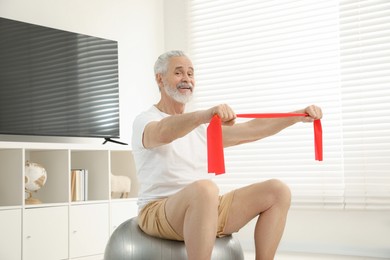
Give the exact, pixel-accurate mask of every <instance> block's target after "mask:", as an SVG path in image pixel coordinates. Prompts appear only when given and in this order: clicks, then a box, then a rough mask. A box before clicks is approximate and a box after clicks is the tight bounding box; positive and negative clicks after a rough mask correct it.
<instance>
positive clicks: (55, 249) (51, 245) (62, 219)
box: [23, 206, 68, 260]
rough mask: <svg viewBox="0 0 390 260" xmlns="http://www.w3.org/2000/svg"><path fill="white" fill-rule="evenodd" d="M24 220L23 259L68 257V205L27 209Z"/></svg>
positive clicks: (52, 259)
mask: <svg viewBox="0 0 390 260" xmlns="http://www.w3.org/2000/svg"><path fill="white" fill-rule="evenodd" d="M23 222H24V226H23V260H28V259H31V260H36V259H40V260H44V259H47V260H56V259H67V258H68V207H67V206H63V207H48V208H34V209H32V208H30V209H26V210H25V213H24V220H23Z"/></svg>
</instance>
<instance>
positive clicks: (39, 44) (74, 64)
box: [0, 18, 119, 138]
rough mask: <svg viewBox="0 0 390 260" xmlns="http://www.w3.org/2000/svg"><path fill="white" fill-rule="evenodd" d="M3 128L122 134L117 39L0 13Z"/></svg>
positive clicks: (63, 133)
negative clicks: (77, 31)
mask: <svg viewBox="0 0 390 260" xmlns="http://www.w3.org/2000/svg"><path fill="white" fill-rule="evenodd" d="M0 134H10V135H39V136H68V137H102V138H119V85H118V44H117V42H116V41H113V40H108V39H103V38H98V37H93V36H88V35H85V34H80V33H74V32H68V31H64V30H58V29H53V28H48V27H44V26H39V25H34V24H30V23H25V22H20V21H15V20H10V19H5V18H0Z"/></svg>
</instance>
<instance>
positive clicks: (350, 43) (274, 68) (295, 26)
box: [189, 0, 390, 208]
mask: <svg viewBox="0 0 390 260" xmlns="http://www.w3.org/2000/svg"><path fill="white" fill-rule="evenodd" d="M360 2H364V3H363V4H359V3H360ZM360 2H359V1H342V2H341V3H340V2H339V1H329V0H306V1H303V0H297V1H287V0H283V1H257V0H241V1H235V0H225V1H220V0H192V1H190V3H189V10H190V11H189V18H190V19H189V30H190V35H189V41H190V55H191V57H192V60H193V62H194V64H195V75H196V80H197V86H196V94H195V98H194V101H193V103H192V104H191V105H192V106H191V108H192V109H202V108H209V107H211V106H213V105H216V104H220V103H227V104H229V105H231V106H232V107H233V109H234V110H235V111H236V113H250V112H255V113H256V112H259V113H264V112H290V111H294V110H297V109H300V108H304V107H306V106H307V105H310V104H317V105H319V106H321V107H322V109H323V112H324V118H323V120H322V125H323V133H324V136H323V138H324V139H323V143H324V161H323V162H318V161H315V160H314V141H313V138H314V137H313V126H312V125H311V124H304V123H302V124H296V125H294V126H292V127H290V128H288V129H286V130H284V131H282V132H281V133H279V134H278V135H275V136H273V137H269V138H267V139H263V140H260V141H258V142H255V143H251V144H244V145H240V146H236V147H231V148H227V149H225V161H226V170H227V173H226V174H224V175H220V176H217V177H216V178H215V179H216V181H217V182H218V183H219V184H220V187H221V189H222V191H228V190H231V189H232V188H237V187H241V186H243V185H247V184H250V183H253V182H256V181H261V180H265V179H270V178H278V179H282V180H284V181H285V182H286V183H287V184H288V185H289V186H290V187H291V189H292V193H293V206H294V207H310V208H313V207H321V208H344V207H345V206H347V207H364V208H367V207H376V208H378V207H379V208H385V207H388V206H390V203H389V202H390V201H389V199H390V194H389V193H390V179H389V178H388V177H387V176H388V174H389V171H390V163H389V162H388V161H390V156H389V151H390V140H389V137H390V133H389V131H388V130H387V129H386V127H387V128H389V124H390V120H389V119H390V116H389V115H388V114H389V113H388V112H390V105H389V102H386V101H389V94H390V90H388V89H389V86H390V84H389V83H390V82H389V81H390V80H389V75H390V74H389V73H388V72H389V63H388V61H389V59H388V55H386V54H389V51H388V50H389V49H390V48H389V46H388V42H389V41H388V40H389V36H388V35H389V18H388V17H390V16H389V13H388V11H385V10H384V9H387V10H389V8H388V6H389V4H388V3H386V1H382V2H383V4H382V5H381V4H380V1H360ZM375 4H379V5H380V6H379V7H378V8H372V7H371V5H375ZM367 9H368V10H370V11H372V12H370V13H369V14H364V12H365V10H367ZM375 11H376V13H375ZM377 13H378V14H377ZM379 15H383V18H382V19H380V18H378V19H376V17H378V16H379ZM361 16H363V18H365V19H368V20H369V21H367V22H366V23H365V24H367V26H365V27H364V30H363V31H364V33H365V34H364V36H362V32H361V31H362V26H364V25H363V23H362V19H363V18H362V17H361ZM359 17H360V18H359ZM356 21H358V22H356ZM375 23H376V24H377V26H375V25H374V24H375ZM386 23H387V24H386ZM355 24H358V25H355ZM381 32H384V34H386V32H387V35H385V36H380V35H381ZM356 34H358V35H357V36H356ZM386 37H387V38H386ZM372 38H375V39H376V40H373V39H372ZM360 41H363V43H365V45H364V44H363V43H360ZM357 46H359V47H357ZM362 46H364V47H362ZM377 49H381V50H382V52H380V51H377ZM362 52H364V53H362ZM360 59H364V61H363V60H360ZM366 59H367V60H366ZM379 61H380V62H382V65H378V64H379ZM386 62H387V63H386ZM357 64H359V65H357ZM378 70H380V71H378ZM386 70H387V71H386ZM386 72H387V73H386ZM368 77H370V79H369V78H368ZM386 85H387V88H386ZM238 121H239V122H240V121H242V120H238Z"/></svg>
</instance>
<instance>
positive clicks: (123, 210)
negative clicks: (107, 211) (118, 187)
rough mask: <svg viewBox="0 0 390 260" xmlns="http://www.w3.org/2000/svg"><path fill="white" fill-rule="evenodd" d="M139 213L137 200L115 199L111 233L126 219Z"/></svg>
mask: <svg viewBox="0 0 390 260" xmlns="http://www.w3.org/2000/svg"><path fill="white" fill-rule="evenodd" d="M137 215H138V206H137V200H136V199H133V200H127V201H121V200H120V199H118V200H113V201H112V202H111V233H112V232H114V230H115V229H116V228H117V227H118V226H119V225H120V224H122V223H123V222H124V221H126V220H128V219H130V218H132V217H135V216H137Z"/></svg>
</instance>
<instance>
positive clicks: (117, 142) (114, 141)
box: [103, 137, 128, 145]
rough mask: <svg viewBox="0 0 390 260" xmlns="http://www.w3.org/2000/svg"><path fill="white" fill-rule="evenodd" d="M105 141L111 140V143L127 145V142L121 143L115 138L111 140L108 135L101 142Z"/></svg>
mask: <svg viewBox="0 0 390 260" xmlns="http://www.w3.org/2000/svg"><path fill="white" fill-rule="evenodd" d="M107 142H112V143H116V144H121V145H128V144H126V143H123V142H119V141H116V140H112V139H111V138H109V137H106V138H104V142H103V144H106V143H107Z"/></svg>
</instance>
